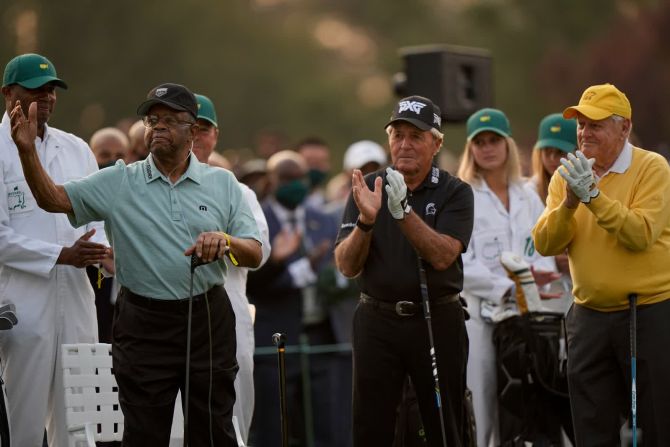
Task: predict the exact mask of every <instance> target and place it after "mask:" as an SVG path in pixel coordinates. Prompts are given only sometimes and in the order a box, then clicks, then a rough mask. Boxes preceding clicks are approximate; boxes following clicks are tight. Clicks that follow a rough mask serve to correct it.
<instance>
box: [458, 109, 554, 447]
mask: <svg viewBox="0 0 670 447" xmlns="http://www.w3.org/2000/svg"><path fill="white" fill-rule="evenodd" d="M467 131H468V140H467V143H466V149H465V152H464V154H463V158H462V160H461V165H460V167H459V171H458V176H459V177H460V178H461V179H462V180H465V181H466V182H468V183H470V185H471V186H472V190H473V192H474V199H475V219H474V227H473V231H472V237H471V239H470V244H469V246H468V249H467V252H466V253H465V254H464V255H463V297H464V298H465V299H466V301H467V304H468V312H469V313H470V319H469V320H468V321H466V328H467V331H468V337H469V339H470V356H469V358H468V368H467V384H468V388H470V390H471V391H472V397H473V405H474V410H475V420H476V423H477V445H478V446H480V447H488V446H497V445H498V444H499V439H498V420H497V413H498V411H497V406H498V398H497V380H496V352H495V346H494V344H493V330H494V328H495V325H494V324H493V323H491V322H490V321H486V318H482V315H481V314H482V308H484V314H485V316H486V314H487V308H493V309H495V307H496V305H498V304H501V303H502V300H503V297H505V296H508V295H509V294H510V292H511V290H512V288H513V286H514V282H513V281H512V280H511V279H510V278H509V277H508V276H507V273H506V271H505V269H504V268H503V266H502V264H501V263H500V255H501V253H502V252H503V251H512V252H514V253H515V254H517V255H520V256H522V257H523V259H524V260H525V261H526V262H528V263H529V264H530V265H532V266H533V267H534V268H535V269H536V270H537V271H545V272H549V271H551V272H555V271H556V265H555V262H554V260H553V258H551V257H549V258H545V257H542V256H540V255H539V254H538V253H537V252H536V251H535V247H534V245H533V240H532V237H531V233H530V232H531V229H532V228H533V226H534V225H535V222H536V220H537V218H538V217H539V216H540V214H541V213H542V210H543V209H544V205H543V204H542V201H541V200H540V197H539V196H538V195H537V194H536V193H533V192H532V191H530V190H529V189H527V188H525V187H524V183H525V182H524V181H523V180H522V178H521V176H520V169H519V160H518V150H517V148H516V144H515V143H514V140H513V139H512V138H511V137H510V135H511V132H510V130H509V121H508V120H507V118H506V117H505V115H504V114H503V113H502V112H501V111H499V110H495V109H482V110H480V111H479V112H476V113H475V114H474V115H472V116H471V117H470V119H469V120H468V125H467ZM505 147H506V148H507V149H506V151H505V149H504V148H505ZM510 164H512V165H513V167H512V168H510V166H509V165H510ZM487 181H490V182H491V184H492V185H493V184H494V182H495V184H496V185H503V186H504V185H506V192H503V193H498V194H501V195H502V196H503V197H504V198H506V200H505V202H506V203H504V202H503V201H502V200H501V199H500V197H499V195H498V194H497V193H496V192H494V190H493V188H492V187H491V186H490V185H489V183H487ZM502 189H505V188H504V187H503V188H502ZM484 301H485V303H484V304H489V305H492V306H486V305H485V306H482V303H483V302H484Z"/></svg>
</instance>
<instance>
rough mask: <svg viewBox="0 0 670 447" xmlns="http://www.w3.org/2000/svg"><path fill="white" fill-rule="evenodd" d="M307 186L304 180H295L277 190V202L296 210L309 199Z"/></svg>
mask: <svg viewBox="0 0 670 447" xmlns="http://www.w3.org/2000/svg"><path fill="white" fill-rule="evenodd" d="M307 192H308V189H307V185H306V184H305V182H304V181H303V180H293V181H291V182H288V183H284V184H283V185H281V186H279V187H278V188H277V191H276V192H275V197H276V198H277V202H279V203H281V204H282V205H284V206H285V207H286V208H288V209H290V210H294V209H295V208H296V207H297V206H298V205H300V204H301V203H302V202H303V200H305V197H307Z"/></svg>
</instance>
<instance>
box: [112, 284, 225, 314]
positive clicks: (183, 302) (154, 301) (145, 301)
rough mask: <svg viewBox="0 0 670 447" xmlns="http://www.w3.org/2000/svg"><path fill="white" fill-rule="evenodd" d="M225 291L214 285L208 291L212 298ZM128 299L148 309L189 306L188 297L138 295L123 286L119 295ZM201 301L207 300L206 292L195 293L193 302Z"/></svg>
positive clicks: (195, 303)
mask: <svg viewBox="0 0 670 447" xmlns="http://www.w3.org/2000/svg"><path fill="white" fill-rule="evenodd" d="M221 292H223V293H225V290H224V289H223V286H214V287H212V288H211V289H209V290H208V291H207V295H208V297H209V299H210V300H212V299H214V298H215V297H216V296H217V295H219V294H221ZM121 296H122V297H123V299H126V300H128V302H130V303H133V304H134V305H136V306H140V307H145V308H147V309H156V310H160V309H166V310H169V309H182V308H188V297H187V298H183V299H176V300H175V299H172V300H164V299H158V298H150V297H146V296H142V295H138V294H136V293H134V292H132V291H131V290H130V289H128V288H127V287H121V290H120V291H119V297H121ZM200 302H203V303H204V302H205V294H204V293H201V294H199V295H193V304H194V305H198V304H199V303H200Z"/></svg>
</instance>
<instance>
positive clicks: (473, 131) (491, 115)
mask: <svg viewBox="0 0 670 447" xmlns="http://www.w3.org/2000/svg"><path fill="white" fill-rule="evenodd" d="M486 131H490V132H495V133H497V134H498V135H502V136H503V137H509V136H511V135H512V129H510V125H509V120H508V119H507V117H506V116H505V114H504V113H503V112H502V111H500V110H498V109H489V108H486V109H481V110H478V111H477V112H475V113H473V114H472V115H470V118H468V123H467V133H468V140H471V139H473V138H474V137H475V136H476V135H477V134H479V133H481V132H486Z"/></svg>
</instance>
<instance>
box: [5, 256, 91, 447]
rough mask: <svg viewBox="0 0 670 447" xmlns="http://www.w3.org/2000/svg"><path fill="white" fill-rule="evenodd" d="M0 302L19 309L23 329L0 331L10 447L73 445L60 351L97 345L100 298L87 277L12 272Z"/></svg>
mask: <svg viewBox="0 0 670 447" xmlns="http://www.w3.org/2000/svg"><path fill="white" fill-rule="evenodd" d="M0 287H2V290H0V302H1V303H6V302H13V303H14V304H15V305H16V317H17V319H18V324H17V325H16V326H15V327H13V328H12V329H10V330H8V331H0V358H1V359H2V362H3V367H4V371H3V378H4V381H5V389H6V392H7V401H8V404H9V407H8V409H9V419H10V428H11V444H12V446H20V447H42V440H43V438H44V428H45V425H46V428H47V438H48V441H49V446H50V447H65V446H67V443H68V435H67V428H66V426H65V411H64V410H65V404H64V391H63V382H62V370H61V362H60V360H61V353H60V346H61V344H63V343H95V342H97V338H98V324H97V320H96V313H95V298H94V296H93V290H92V289H91V286H90V284H89V282H88V278H87V276H86V272H85V271H84V270H83V269H75V268H74V267H67V266H56V267H55V268H54V270H53V271H52V274H51V277H50V278H49V279H46V278H41V277H38V276H35V275H30V274H27V273H23V272H20V271H14V272H12V275H11V276H10V277H9V278H8V281H6V282H4V283H3V284H2V285H0Z"/></svg>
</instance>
